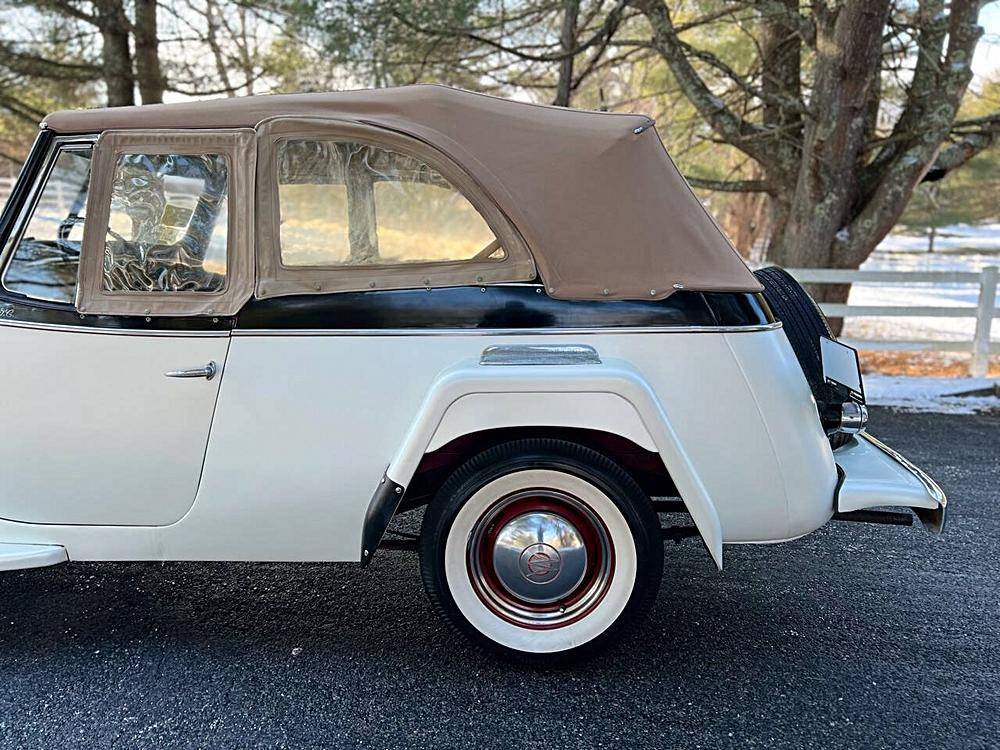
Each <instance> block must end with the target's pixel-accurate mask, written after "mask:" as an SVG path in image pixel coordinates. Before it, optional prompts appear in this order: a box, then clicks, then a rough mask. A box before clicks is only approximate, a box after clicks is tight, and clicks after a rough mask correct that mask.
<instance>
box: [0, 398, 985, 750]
mask: <svg viewBox="0 0 1000 750" xmlns="http://www.w3.org/2000/svg"><path fill="white" fill-rule="evenodd" d="M872 432H873V433H874V434H876V435H878V436H879V437H881V438H883V439H884V440H886V441H887V442H888V443H889V444H890V445H893V446H894V447H896V448H898V449H899V450H900V451H901V452H903V453H904V454H905V455H907V456H908V457H910V458H912V459H914V460H915V461H916V462H917V463H918V464H919V465H921V466H923V467H924V468H926V469H927V470H928V471H929V472H930V473H931V474H932V476H934V477H935V478H936V479H937V480H938V481H939V482H940V484H941V485H942V486H943V487H944V489H945V491H946V492H947V493H948V495H949V497H950V499H951V501H952V508H951V511H950V518H949V529H948V532H947V534H946V535H945V536H943V537H941V538H933V537H931V536H930V535H928V534H925V533H923V532H922V531H920V530H919V528H918V527H914V528H912V529H905V528H895V527H880V526H867V525H860V524H848V523H837V524H830V525H828V526H827V527H825V528H823V529H821V530H820V531H818V532H816V533H815V534H812V535H810V536H808V537H806V538H805V539H802V540H799V541H796V542H791V543H788V544H784V545H778V546H748V547H728V548H727V550H726V571H725V572H724V573H722V574H719V573H717V572H716V571H715V569H714V567H713V566H712V565H711V563H710V561H709V558H708V556H707V555H706V554H705V552H704V551H703V550H702V548H701V547H700V545H698V544H696V543H693V542H687V543H685V544H682V545H680V546H673V545H671V546H669V547H668V548H667V550H666V551H667V570H666V577H665V579H664V583H663V588H662V590H661V592H660V597H659V600H658V603H657V606H656V608H655V610H654V612H653V614H652V617H651V618H650V619H649V621H647V622H646V623H645V624H644V625H643V627H642V628H641V629H640V630H638V631H637V632H636V633H635V634H633V635H632V636H631V637H629V638H628V639H627V640H625V641H624V642H622V643H621V644H620V646H618V647H616V648H615V649H613V650H612V651H611V652H610V653H608V654H607V655H605V656H603V657H601V658H599V659H598V660H596V661H595V662H593V663H590V664H587V665H585V666H582V667H578V668H575V669H561V670H557V671H537V670H532V669H526V668H513V667H510V666H508V665H505V664H500V663H498V662H496V661H494V660H493V659H491V658H490V657H487V656H484V655H481V654H480V653H478V652H477V651H475V650H473V649H472V648H471V647H469V646H467V645H466V644H465V643H464V642H463V641H461V640H458V639H456V637H454V636H452V635H451V633H450V632H449V631H448V630H446V629H445V627H444V626H443V625H442V624H441V623H440V622H439V621H438V620H437V619H436V617H435V616H434V615H433V613H432V612H431V610H430V607H429V605H428V604H427V601H426V599H425V597H424V594H423V591H422V589H421V586H420V579H419V575H418V572H417V565H416V559H415V557H414V556H411V555H408V554H406V553H398V552H392V553H381V554H380V555H379V556H378V557H377V558H376V559H375V561H374V563H373V564H372V566H371V568H369V569H368V570H364V571H362V570H359V569H357V568H354V567H353V566H346V565H345V566H325V565H246V564H235V565H233V564H197V565H194V564H167V565H159V564H126V565H95V564H80V563H77V564H71V565H66V566H62V567H60V568H51V569H48V570H36V571H26V572H17V573H6V574H2V575H0V747H4V748H55V747H59V748H88V749H92V748H104V747H116V748H172V747H184V748H187V747H191V748H195V747H204V748H237V747H240V748H242V747H296V748H305V747H350V748H367V747H373V748H390V747H401V746H421V747H452V748H454V747H477V748H479V747H483V748H485V747H503V748H505V749H510V750H513V749H514V748H517V749H518V750H521V749H522V748H546V750H549V749H551V748H561V747H574V748H575V747H580V748H592V747H629V748H633V747H650V748H654V747H655V748H658V749H659V750H665V749H666V748H673V747H681V746H683V747H703V748H726V747H748V746H750V747H806V748H834V747H852V748H878V747H906V748H914V747H927V748H944V747H955V748H996V747H998V746H1000V414H992V415H979V416H975V417H970V416H943V415H932V414H895V413H892V412H888V411H884V410H875V413H874V415H873V417H872Z"/></svg>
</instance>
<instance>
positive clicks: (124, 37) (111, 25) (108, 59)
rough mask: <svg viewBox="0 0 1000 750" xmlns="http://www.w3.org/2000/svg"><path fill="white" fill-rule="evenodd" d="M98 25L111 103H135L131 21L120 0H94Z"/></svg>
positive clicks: (104, 71)
mask: <svg viewBox="0 0 1000 750" xmlns="http://www.w3.org/2000/svg"><path fill="white" fill-rule="evenodd" d="M94 10H95V12H96V21H97V27H98V29H100V32H101V41H102V49H101V68H102V73H101V75H102V77H103V79H104V85H105V87H106V88H107V97H108V106H109V107H123V106H129V105H132V104H135V77H134V76H133V75H132V53H131V51H130V49H129V32H130V31H131V25H130V24H129V21H128V17H127V16H126V15H125V8H124V6H123V5H122V1H121V0H94Z"/></svg>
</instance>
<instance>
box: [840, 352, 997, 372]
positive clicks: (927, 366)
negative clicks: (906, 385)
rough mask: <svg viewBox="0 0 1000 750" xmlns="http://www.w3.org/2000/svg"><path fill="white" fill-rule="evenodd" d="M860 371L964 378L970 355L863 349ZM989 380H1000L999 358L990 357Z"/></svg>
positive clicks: (967, 370) (967, 369)
mask: <svg viewBox="0 0 1000 750" xmlns="http://www.w3.org/2000/svg"><path fill="white" fill-rule="evenodd" d="M860 355H861V370H862V372H864V373H879V374H882V375H896V376H902V375H905V376H912V377H933V378H962V377H966V376H967V375H968V374H969V358H970V356H971V355H969V354H948V353H942V352H882V351H872V350H869V349H862V350H861V352H860ZM988 375H989V377H1000V357H996V356H994V357H990V364H989V372H988Z"/></svg>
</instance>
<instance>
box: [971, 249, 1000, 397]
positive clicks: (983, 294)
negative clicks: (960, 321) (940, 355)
mask: <svg viewBox="0 0 1000 750" xmlns="http://www.w3.org/2000/svg"><path fill="white" fill-rule="evenodd" d="M997 276H998V269H997V267H996V266H987V267H986V268H984V269H983V270H982V273H981V274H980V277H979V304H978V305H977V306H976V334H975V336H973V338H972V362H971V363H970V364H969V374H970V375H971V376H972V377H974V378H982V377H985V376H986V372H987V369H988V367H989V361H990V328H991V327H992V325H993V315H994V312H995V310H994V308H995V307H996V304H997Z"/></svg>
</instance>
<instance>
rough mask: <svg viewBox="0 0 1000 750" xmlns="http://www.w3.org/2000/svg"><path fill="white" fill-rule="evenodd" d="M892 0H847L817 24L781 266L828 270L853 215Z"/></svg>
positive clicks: (776, 253) (775, 252)
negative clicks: (806, 115) (806, 117)
mask: <svg viewBox="0 0 1000 750" xmlns="http://www.w3.org/2000/svg"><path fill="white" fill-rule="evenodd" d="M888 15H889V0H848V1H847V2H846V3H844V4H843V5H842V6H841V7H840V9H839V12H837V13H835V14H829V15H826V14H821V16H820V17H819V18H817V24H816V47H817V53H816V61H815V67H816V72H815V83H814V85H813V94H812V98H811V100H810V107H809V109H810V112H811V113H812V117H811V118H810V119H809V121H808V122H807V123H806V125H805V129H804V132H803V140H802V158H801V161H800V166H799V172H798V176H797V179H796V183H795V189H794V193H793V195H794V197H793V198H792V201H791V209H790V211H789V216H788V221H787V223H786V224H785V227H784V231H783V232H782V233H781V235H780V236H779V237H777V238H776V241H775V243H774V245H773V246H772V248H771V250H772V253H771V256H772V257H771V258H770V260H772V261H774V262H775V263H777V264H779V265H789V266H805V267H824V266H829V265H831V264H832V263H833V261H834V258H833V257H832V254H833V248H834V241H835V240H836V239H837V235H838V232H841V231H842V230H843V228H844V226H845V224H846V222H847V220H848V218H849V213H850V210H851V208H852V204H853V199H854V197H855V191H856V186H857V183H858V179H859V177H860V174H859V170H858V163H859V158H860V156H861V153H862V148H863V147H864V145H865V136H866V131H867V116H868V111H869V107H870V102H869V96H870V92H871V87H872V86H873V85H875V80H876V78H877V76H878V75H879V71H880V65H879V61H880V56H881V51H882V29H883V28H884V27H885V22H886V20H887V18H888Z"/></svg>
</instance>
